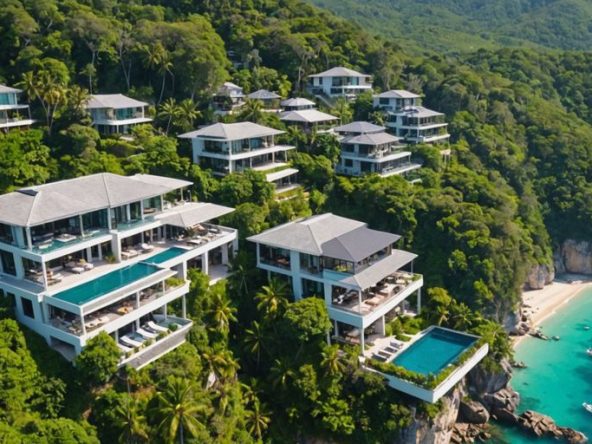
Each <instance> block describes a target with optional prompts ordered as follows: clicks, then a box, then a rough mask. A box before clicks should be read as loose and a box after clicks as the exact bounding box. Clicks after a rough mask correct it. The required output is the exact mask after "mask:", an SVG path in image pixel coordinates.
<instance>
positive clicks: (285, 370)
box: [271, 359, 294, 387]
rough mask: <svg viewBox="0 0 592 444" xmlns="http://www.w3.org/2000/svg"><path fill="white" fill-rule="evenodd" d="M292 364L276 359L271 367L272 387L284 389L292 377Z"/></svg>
mask: <svg viewBox="0 0 592 444" xmlns="http://www.w3.org/2000/svg"><path fill="white" fill-rule="evenodd" d="M292 367H293V366H292V362H290V361H289V360H287V359H282V360H279V359H276V360H275V361H274V363H273V366H272V367H271V383H272V385H273V386H274V387H285V386H286V385H287V384H288V382H289V381H290V379H292V378H293V377H294V370H292Z"/></svg>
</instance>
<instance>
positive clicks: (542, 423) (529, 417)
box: [518, 410, 588, 444]
mask: <svg viewBox="0 0 592 444" xmlns="http://www.w3.org/2000/svg"><path fill="white" fill-rule="evenodd" d="M518 424H519V425H520V427H522V428H523V429H524V430H526V431H527V432H529V433H531V434H533V435H535V436H536V437H538V438H542V437H544V436H546V437H552V438H556V439H563V440H564V441H565V442H568V443H570V444H580V443H585V442H588V438H586V436H585V435H584V434H583V433H581V432H578V431H576V430H573V429H570V428H569V427H560V426H558V425H557V424H555V421H553V420H552V419H551V418H549V417H548V416H545V415H541V414H540V413H537V412H534V411H532V410H527V411H525V412H524V413H522V414H521V415H520V416H519V417H518Z"/></svg>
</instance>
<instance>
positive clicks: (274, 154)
mask: <svg viewBox="0 0 592 444" xmlns="http://www.w3.org/2000/svg"><path fill="white" fill-rule="evenodd" d="M281 134H284V131H280V130H276V129H274V128H269V127H266V126H262V125H258V124H256V123H252V122H239V123H215V124H213V125H209V126H206V127H205V128H201V129H199V130H197V131H191V132H189V133H185V134H181V135H180V136H179V137H181V138H184V139H191V143H192V147H193V162H194V163H196V164H198V165H199V166H200V167H202V168H204V169H211V170H212V172H213V174H215V175H217V176H226V175H227V174H230V173H240V172H243V171H246V170H249V169H252V170H256V171H261V172H263V173H265V174H266V179H267V181H268V182H270V183H273V184H274V185H275V187H276V192H277V193H278V194H279V193H286V192H288V191H290V190H293V189H296V188H298V187H299V186H300V185H298V183H297V182H296V176H297V174H298V170H297V169H295V168H290V165H289V163H288V152H289V151H291V150H294V149H296V147H295V146H292V145H282V144H276V139H275V138H276V137H277V136H279V135H281Z"/></svg>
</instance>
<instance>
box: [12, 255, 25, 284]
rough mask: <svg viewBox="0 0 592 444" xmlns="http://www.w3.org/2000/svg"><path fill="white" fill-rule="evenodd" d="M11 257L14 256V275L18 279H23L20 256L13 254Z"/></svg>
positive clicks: (23, 268) (23, 270) (23, 272)
mask: <svg viewBox="0 0 592 444" xmlns="http://www.w3.org/2000/svg"><path fill="white" fill-rule="evenodd" d="M12 257H13V258H14V268H15V271H16V277H17V278H19V279H24V278H25V267H24V266H23V258H22V256H19V255H16V254H13V255H12Z"/></svg>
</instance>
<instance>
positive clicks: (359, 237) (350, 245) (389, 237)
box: [321, 226, 401, 262]
mask: <svg viewBox="0 0 592 444" xmlns="http://www.w3.org/2000/svg"><path fill="white" fill-rule="evenodd" d="M399 239H401V236H399V235H397V234H392V233H387V232H386V231H377V230H371V229H370V228H368V227H366V226H363V227H359V228H356V229H355V230H352V231H349V232H347V233H344V234H342V235H340V236H337V237H335V238H333V239H331V240H330V241H327V242H325V243H324V244H322V246H321V248H322V250H323V256H327V257H332V258H335V259H341V260H344V261H350V262H359V261H361V260H362V259H364V258H367V257H368V256H370V255H371V254H374V253H376V252H377V251H380V250H382V249H383V248H386V247H388V246H389V245H392V244H393V243H395V242H396V241H398V240H399Z"/></svg>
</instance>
